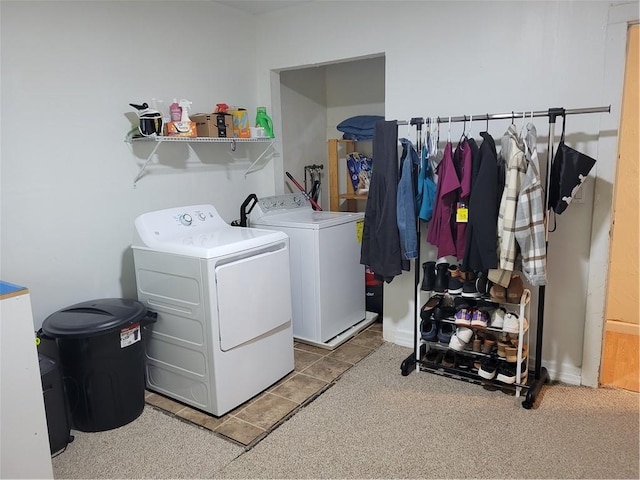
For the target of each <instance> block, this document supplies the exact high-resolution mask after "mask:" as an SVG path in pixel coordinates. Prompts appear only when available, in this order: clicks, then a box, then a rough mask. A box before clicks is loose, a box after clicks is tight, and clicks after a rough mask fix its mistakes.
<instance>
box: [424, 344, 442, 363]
mask: <svg viewBox="0 0 640 480" xmlns="http://www.w3.org/2000/svg"><path fill="white" fill-rule="evenodd" d="M443 356H444V353H442V351H440V350H438V349H435V348H431V349H429V351H428V352H427V354H426V355H425V356H424V359H425V361H427V362H429V363H440V362H441V361H442V357H443Z"/></svg>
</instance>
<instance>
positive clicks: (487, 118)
mask: <svg viewBox="0 0 640 480" xmlns="http://www.w3.org/2000/svg"><path fill="white" fill-rule="evenodd" d="M485 115H486V116H485V120H486V121H487V128H486V129H485V132H487V133H489V114H488V113H487V114H485Z"/></svg>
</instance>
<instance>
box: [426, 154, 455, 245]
mask: <svg viewBox="0 0 640 480" xmlns="http://www.w3.org/2000/svg"><path fill="white" fill-rule="evenodd" d="M437 173H438V186H437V188H436V204H435V207H434V210H433V217H432V218H431V222H430V223H429V231H428V232H427V242H429V243H430V244H431V245H434V246H436V247H438V257H444V256H445V255H455V256H457V251H456V242H455V237H454V229H453V227H454V226H455V208H456V202H457V201H458V193H459V190H460V181H459V180H458V174H457V173H456V169H455V166H454V164H453V147H452V145H451V142H447V144H446V146H445V147H444V154H443V157H442V160H441V161H440V165H438V171H437ZM452 220H453V222H452Z"/></svg>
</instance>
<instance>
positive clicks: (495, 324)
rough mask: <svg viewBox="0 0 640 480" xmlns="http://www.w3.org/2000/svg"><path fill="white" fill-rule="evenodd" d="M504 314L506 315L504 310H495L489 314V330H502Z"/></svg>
mask: <svg viewBox="0 0 640 480" xmlns="http://www.w3.org/2000/svg"><path fill="white" fill-rule="evenodd" d="M505 313H507V311H506V310H505V309H504V308H502V307H500V308H496V309H495V310H494V311H493V312H492V313H491V323H490V324H489V326H490V327H491V328H499V329H500V330H502V326H503V325H504V315H505Z"/></svg>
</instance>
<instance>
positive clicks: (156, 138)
mask: <svg viewBox="0 0 640 480" xmlns="http://www.w3.org/2000/svg"><path fill="white" fill-rule="evenodd" d="M125 142H127V143H133V142H155V146H154V147H153V150H152V151H151V153H150V154H149V155H148V157H147V159H146V160H145V162H144V164H143V165H142V167H140V170H139V171H138V174H137V175H136V177H135V178H134V179H133V186H134V187H135V186H136V183H137V182H138V180H140V178H142V174H143V173H144V171H145V169H146V168H147V165H149V162H150V161H151V158H153V155H154V154H155V153H156V151H157V150H158V147H159V146H160V145H161V144H162V143H165V142H173V143H187V144H191V143H229V144H231V151H233V152H235V150H236V146H237V144H238V143H267V144H268V145H267V146H266V147H265V148H264V150H263V151H262V153H261V154H260V155H258V158H256V159H255V160H254V161H253V163H252V164H251V165H250V166H249V168H247V170H245V172H244V175H245V177H246V176H247V175H248V174H250V173H253V172H254V171H255V170H254V168H253V167H254V166H255V165H256V164H257V163H258V162H259V161H260V160H261V159H262V158H263V157H264V156H265V154H266V153H267V152H268V151H269V149H270V148H271V147H273V145H274V143H275V139H273V138H235V137H234V138H220V137H171V136H152V137H131V136H130V135H127V137H126V138H125Z"/></svg>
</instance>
